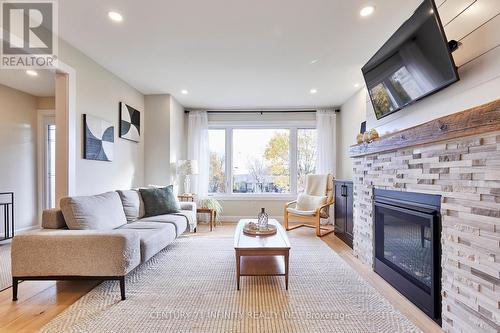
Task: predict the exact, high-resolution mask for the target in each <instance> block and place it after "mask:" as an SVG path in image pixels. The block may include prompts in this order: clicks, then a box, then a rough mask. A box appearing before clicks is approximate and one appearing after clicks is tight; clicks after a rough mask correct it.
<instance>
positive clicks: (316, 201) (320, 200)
mask: <svg viewBox="0 0 500 333" xmlns="http://www.w3.org/2000/svg"><path fill="white" fill-rule="evenodd" d="M325 203H326V196H317V195H309V194H305V193H300V194H299V196H298V197H297V209H298V210H309V211H310V210H316V209H318V208H319V207H320V206H321V205H324V204H325Z"/></svg>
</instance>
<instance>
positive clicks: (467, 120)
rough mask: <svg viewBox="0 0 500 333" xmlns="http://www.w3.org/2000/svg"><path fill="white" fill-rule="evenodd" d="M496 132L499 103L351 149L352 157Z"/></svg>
mask: <svg viewBox="0 0 500 333" xmlns="http://www.w3.org/2000/svg"><path fill="white" fill-rule="evenodd" d="M498 130H500V99H497V100H495V101H493V102H490V103H486V104H483V105H480V106H477V107H474V108H471V109H468V110H465V111H462V112H458V113H454V114H451V115H448V116H444V117H441V118H438V119H435V120H431V121H429V122H426V123H424V124H421V125H418V126H414V127H411V128H408V129H406V130H402V131H398V132H395V133H392V134H389V135H386V136H383V137H380V138H379V139H378V140H376V141H374V142H372V143H370V144H360V145H354V146H351V148H350V149H349V153H350V155H351V156H352V157H355V156H363V155H369V154H373V153H376V152H383V151H389V150H394V149H398V148H404V147H409V146H416V145H422V144H427V143H435V142H439V141H445V140H449V139H456V138H461V137H465V136H471V135H476V134H482V133H486V132H493V131H498Z"/></svg>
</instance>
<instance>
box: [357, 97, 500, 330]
mask: <svg viewBox="0 0 500 333" xmlns="http://www.w3.org/2000/svg"><path fill="white" fill-rule="evenodd" d="M460 123H461V125H460ZM429 129H430V130H429ZM432 129H434V131H432ZM436 132H437V133H436ZM440 134H441V135H440ZM398 139H399V140H398ZM384 140H385V142H384ZM443 140H444V141H443ZM388 142H389V143H390V145H389V144H388ZM370 145H373V146H370ZM391 145H392V147H393V148H392V149H391ZM351 156H352V158H353V164H354V177H353V178H354V179H353V182H354V244H353V245H354V247H353V248H354V254H355V256H357V257H358V258H359V259H360V260H361V261H362V262H364V263H365V264H367V265H371V266H372V267H374V265H375V250H376V249H375V246H374V245H375V232H374V231H375V225H374V220H375V213H374V212H375V210H374V191H375V190H378V189H382V190H392V191H402V192H414V193H427V194H431V195H439V196H441V207H440V213H441V219H442V221H441V223H442V230H441V240H440V241H441V247H442V257H441V271H442V275H441V287H442V290H441V301H442V306H441V317H442V327H443V329H444V330H445V331H447V332H498V331H500V100H498V101H495V102H492V103H489V104H486V105H484V106H481V107H478V108H475V109H471V110H467V111H464V112H461V113H459V114H455V115H452V116H447V117H443V118H440V119H437V120H435V121H432V122H429V123H426V124H423V125H420V126H417V127H415V128H412V129H409V130H407V131H402V132H400V133H396V134H392V135H390V136H389V137H386V138H384V137H383V138H381V139H380V142H376V143H375V144H369V145H365V146H363V145H358V146H353V147H352V148H351Z"/></svg>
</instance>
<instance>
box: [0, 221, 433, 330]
mask: <svg viewBox="0 0 500 333" xmlns="http://www.w3.org/2000/svg"><path fill="white" fill-rule="evenodd" d="M235 226H236V224H234V223H225V224H224V225H223V226H218V227H217V228H216V229H214V231H213V232H210V231H209V227H208V225H201V226H199V227H198V232H197V233H196V234H190V237H199V236H212V237H220V236H228V237H231V236H232V235H233V232H234V228H235ZM291 232H293V233H297V234H299V235H300V234H301V233H304V234H305V233H310V232H314V230H310V229H297V230H294V231H291ZM322 240H323V241H324V242H325V243H326V244H328V246H329V247H330V248H332V249H333V250H334V251H335V252H336V253H337V254H339V255H340V256H341V257H342V258H343V259H344V260H345V261H346V262H347V264H349V265H350V266H351V267H352V268H353V269H354V270H356V271H357V272H358V273H359V274H360V275H361V276H363V278H364V279H365V280H367V281H368V282H369V283H370V284H371V285H372V286H373V287H374V288H375V289H377V291H378V292H380V293H381V294H382V295H383V296H384V297H385V298H386V299H387V300H388V301H389V302H390V303H391V304H392V305H393V306H394V307H395V308H396V309H398V310H399V311H400V312H401V313H403V314H404V315H405V316H406V317H408V319H409V320H411V321H412V322H413V323H414V324H415V325H416V326H418V327H419V328H420V329H421V330H422V331H424V332H442V331H441V328H440V327H439V326H438V325H436V324H435V323H434V322H433V321H432V320H430V319H429V318H428V317H427V316H426V315H425V314H424V313H423V312H422V311H420V310H419V309H418V308H417V307H416V306H414V305H413V304H412V303H410V302H409V301H408V300H407V299H406V298H404V297H403V296H402V295H401V294H399V293H398V292H397V291H396V290H395V289H394V288H392V287H391V286H390V285H389V284H388V283H387V282H385V281H384V280H383V279H382V278H381V277H380V276H378V275H377V274H375V273H374V272H373V271H372V270H371V269H370V268H369V267H366V266H365V265H363V264H361V263H360V262H359V260H358V259H356V258H355V257H354V256H353V254H352V250H351V249H350V248H349V247H348V246H347V245H345V244H344V243H343V242H342V241H341V240H340V239H338V238H337V237H335V236H334V235H333V234H330V235H328V236H325V237H323V238H322ZM97 284H98V282H95V281H63V282H45V281H28V282H22V283H21V284H20V285H19V301H17V302H12V300H11V298H12V290H11V288H9V289H7V290H4V291H2V292H0V313H1V316H0V332H2V333H3V332H9V333H10V332H16V333H17V332H34V331H36V330H38V329H39V328H41V327H42V326H43V325H44V324H46V323H47V322H49V321H50V320H52V319H53V318H54V317H55V316H57V315H58V314H59V313H61V312H62V311H64V310H65V309H66V308H67V307H69V306H70V305H71V304H73V303H74V302H76V301H77V300H78V299H79V298H80V297H82V296H83V295H85V294H86V293H87V292H89V291H90V290H92V288H94V287H95V286H96V285H97Z"/></svg>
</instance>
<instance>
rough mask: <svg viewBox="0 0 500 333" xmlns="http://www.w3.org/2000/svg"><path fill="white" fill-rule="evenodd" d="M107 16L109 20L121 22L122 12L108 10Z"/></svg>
mask: <svg viewBox="0 0 500 333" xmlns="http://www.w3.org/2000/svg"><path fill="white" fill-rule="evenodd" d="M108 16H109V18H110V19H111V20H113V21H115V22H121V21H123V16H122V14H120V13H118V12H109V13H108Z"/></svg>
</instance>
